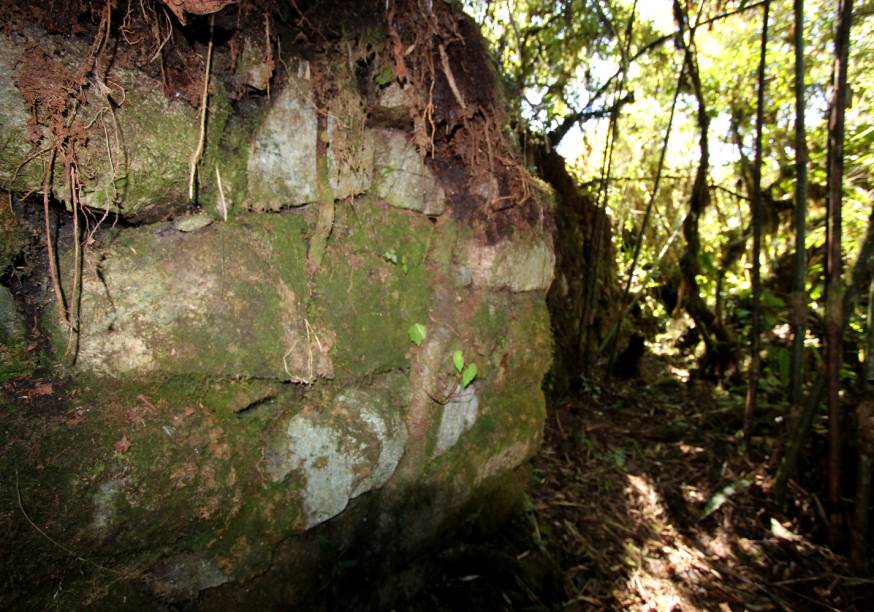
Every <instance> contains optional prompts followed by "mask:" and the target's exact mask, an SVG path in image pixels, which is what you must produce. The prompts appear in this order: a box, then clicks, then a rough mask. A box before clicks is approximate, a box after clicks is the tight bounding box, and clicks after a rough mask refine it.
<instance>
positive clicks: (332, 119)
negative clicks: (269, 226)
mask: <svg viewBox="0 0 874 612" xmlns="http://www.w3.org/2000/svg"><path fill="white" fill-rule="evenodd" d="M360 103H361V101H360V98H359V97H358V96H357V94H351V93H350V92H341V93H340V94H338V95H337V96H336V97H335V98H334V100H332V103H331V105H330V109H329V113H328V119H327V134H328V136H327V143H326V144H327V155H328V174H329V176H328V181H329V184H330V187H331V190H332V192H333V197H334V199H342V198H347V197H351V196H354V195H357V194H360V193H363V192H365V191H367V190H368V189H370V181H371V174H372V172H373V140H372V135H371V134H370V132H369V130H365V129H364V114H363V110H362V109H361V108H360ZM317 120H318V117H317V109H316V106H315V103H314V102H313V96H312V90H311V85H310V82H309V81H308V80H307V79H306V78H305V76H297V77H296V76H294V75H291V76H290V77H289V80H288V84H287V85H286V87H285V89H284V90H282V91H281V92H280V93H279V94H278V95H277V96H276V97H275V98H274V100H273V103H272V105H271V107H270V109H269V111H268V112H267V115H266V117H265V118H264V119H263V121H262V123H261V125H260V127H259V128H258V132H257V134H256V136H255V140H254V143H253V145H252V150H251V153H250V155H249V162H248V168H247V172H248V175H249V192H248V194H247V203H246V205H247V207H248V208H249V209H250V210H258V211H264V210H274V211H275V210H280V209H282V208H285V207H290V206H302V205H304V204H310V203H313V202H316V201H318V198H319V182H318V181H319V179H320V177H319V176H318V172H317V168H316V138H317ZM322 178H324V177H322Z"/></svg>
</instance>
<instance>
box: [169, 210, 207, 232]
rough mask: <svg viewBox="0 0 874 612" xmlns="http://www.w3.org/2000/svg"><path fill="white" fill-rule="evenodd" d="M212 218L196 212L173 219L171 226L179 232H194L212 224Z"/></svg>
mask: <svg viewBox="0 0 874 612" xmlns="http://www.w3.org/2000/svg"><path fill="white" fill-rule="evenodd" d="M212 222H213V218H212V217H210V216H209V215H208V214H206V213H203V212H201V213H197V214H194V215H185V216H184V217H180V218H178V219H174V220H173V227H174V228H176V229H177V230H179V231H180V232H196V231H197V230H202V229H203V228H205V227H207V226H209V225H212Z"/></svg>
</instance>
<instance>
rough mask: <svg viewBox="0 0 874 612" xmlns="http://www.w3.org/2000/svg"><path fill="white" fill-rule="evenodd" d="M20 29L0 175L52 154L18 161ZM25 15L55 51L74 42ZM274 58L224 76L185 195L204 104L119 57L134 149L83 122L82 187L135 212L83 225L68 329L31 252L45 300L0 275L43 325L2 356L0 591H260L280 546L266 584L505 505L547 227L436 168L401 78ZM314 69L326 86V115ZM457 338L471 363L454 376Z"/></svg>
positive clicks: (517, 453) (510, 492) (297, 582)
mask: <svg viewBox="0 0 874 612" xmlns="http://www.w3.org/2000/svg"><path fill="white" fill-rule="evenodd" d="M28 36H31V37H33V36H35V34H33V33H32V32H31V33H30V34H27V33H24V34H22V33H21V32H19V33H16V34H14V35H7V34H0V63H2V65H3V66H5V67H6V68H8V69H9V70H2V71H0V99H2V100H3V101H4V104H3V105H2V109H0V121H2V124H3V125H2V131H3V134H4V138H5V139H6V140H5V145H4V146H3V148H2V150H0V181H2V182H3V185H4V187H5V188H6V189H9V190H12V191H16V192H19V193H20V192H23V191H26V190H28V189H29V188H33V187H36V186H38V183H39V178H40V177H39V176H38V175H39V174H40V173H39V172H36V171H35V168H34V167H32V164H30V163H25V164H24V165H23V166H22V162H23V161H25V158H26V156H27V155H28V152H27V148H26V147H22V146H19V145H20V144H21V143H24V142H26V140H27V135H26V133H25V131H26V124H27V116H28V109H27V107H26V105H25V103H24V100H23V98H22V97H21V94H20V92H19V91H18V89H17V87H16V84H15V80H14V79H11V78H9V74H14V73H15V70H16V69H17V67H20V66H21V64H22V62H23V61H24V59H23V57H22V54H23V53H26V52H27V51H26V49H27V47H28V45H27V44H24V43H23V42H22V40H21V39H20V37H25V38H26V37H28ZM15 37H19V38H15ZM39 37H40V41H41V44H43V45H44V46H47V47H48V48H50V49H51V48H52V45H55V48H56V49H61V48H63V49H65V50H66V51H65V52H64V53H58V55H59V56H64V57H79V56H81V54H82V53H84V52H85V51H84V43H79V44H80V45H81V46H80V47H76V43H74V42H71V41H70V40H69V39H62V38H58V37H50V36H47V35H45V33H40V34H39ZM34 40H35V39H31V40H30V42H33V41H34ZM340 50H341V51H342V54H341V55H340V57H345V55H343V54H345V52H346V51H345V47H340ZM65 54H66V55H65ZM282 65H283V66H284V67H285V70H286V72H285V74H284V76H283V78H281V79H278V80H276V82H275V83H274V84H273V90H272V91H271V95H270V97H269V98H267V97H266V96H264V95H260V96H259V97H258V100H257V103H254V104H252V103H246V104H241V103H240V102H239V100H236V101H234V100H232V96H231V95H230V93H229V92H230V91H232V90H233V88H234V87H235V81H234V80H233V79H240V78H243V77H241V76H240V71H241V70H244V69H245V70H248V72H246V74H251V73H252V67H251V66H250V67H249V68H248V69H246V67H245V66H243V67H242V68H238V69H237V71H236V72H235V73H233V75H232V78H231V77H227V78H224V80H223V79H221V78H217V79H216V80H215V82H214V83H213V87H212V94H211V96H210V102H209V104H210V107H209V108H210V113H209V122H208V129H207V146H206V148H205V155H204V159H203V161H202V162H201V164H200V168H199V196H198V202H199V206H197V207H194V206H192V205H191V204H190V203H189V201H188V197H187V193H186V191H187V180H188V160H189V159H190V156H191V153H192V151H193V149H194V148H195V146H196V141H197V135H198V118H197V112H196V111H195V110H194V109H193V108H192V107H190V106H187V105H186V104H185V103H184V102H183V101H182V100H178V99H169V100H168V99H167V98H166V97H165V96H164V94H163V93H162V88H161V84H160V82H159V81H158V80H157V79H153V78H150V77H148V76H147V75H145V74H144V73H142V72H139V71H134V70H128V69H121V68H118V69H116V72H115V73H113V75H114V78H115V80H116V82H119V83H124V84H125V89H126V98H125V101H124V103H123V104H120V105H118V107H117V108H114V109H113V115H114V121H117V124H118V126H119V133H121V134H123V135H124V141H125V145H124V146H125V149H126V151H127V152H128V153H129V158H128V160H127V166H126V170H125V172H124V173H123V176H122V175H121V173H120V172H119V171H118V166H117V165H115V164H116V162H117V160H115V161H113V160H111V159H110V157H111V156H109V155H107V154H106V147H105V142H103V141H102V139H101V138H96V137H95V138H94V139H92V140H89V143H88V145H87V148H86V149H84V150H83V154H82V157H81V160H80V164H81V165H82V168H83V170H85V169H87V172H88V173H87V176H88V180H87V181H83V186H82V189H83V193H82V202H83V203H84V204H85V205H87V206H88V207H89V208H90V209H91V210H92V211H96V212H95V213H92V214H93V215H94V218H97V216H98V213H99V211H100V210H101V209H105V210H108V211H110V212H111V213H112V214H113V216H115V215H118V216H119V217H121V218H123V219H126V220H127V221H128V222H129V223H124V222H123V223H118V224H116V225H114V226H113V225H112V223H111V221H105V222H104V226H103V228H102V229H101V230H100V231H99V232H97V233H96V234H94V236H93V238H94V241H93V244H88V245H86V246H87V250H86V251H85V253H84V256H83V258H82V266H81V269H82V281H81V295H80V296H78V297H77V298H75V299H77V304H78V322H77V326H76V329H75V331H74V333H71V332H70V331H69V330H68V329H67V328H66V327H65V326H64V325H63V324H60V323H59V322H58V320H57V318H56V314H55V311H54V309H53V306H52V303H51V302H52V300H53V296H52V294H51V289H50V284H49V283H48V282H47V281H46V280H45V276H42V277H40V278H42V280H41V281H39V282H35V283H34V284H33V286H36V287H38V288H39V289H38V291H37V293H38V296H37V301H38V302H39V303H40V305H41V306H42V308H36V309H34V308H33V305H32V304H31V305H30V306H27V308H25V306H26V304H25V301H24V299H23V297H22V296H21V295H17V294H16V285H14V284H12V286H11V291H9V290H7V289H6V288H5V287H0V290H2V292H0V298H2V303H0V308H2V313H0V314H2V315H3V318H2V325H3V327H2V330H0V331H2V335H0V341H2V342H3V343H4V347H5V348H4V354H8V355H13V354H17V353H13V352H12V348H11V347H12V346H13V343H14V344H15V347H18V348H16V349H15V350H21V348H20V347H21V345H22V344H26V339H24V338H23V336H24V335H27V334H26V333H25V332H24V331H23V330H24V329H25V327H26V324H25V322H24V317H23V316H22V312H23V311H24V310H26V309H28V308H29V312H31V313H34V314H37V315H38V321H39V325H38V328H34V329H31V331H30V332H29V333H30V336H31V339H34V338H37V336H38V335H39V334H45V335H46V336H47V337H49V338H50V345H49V346H48V347H45V348H46V349H50V350H44V351H43V355H42V358H41V361H40V367H39V368H35V367H34V364H33V363H31V364H30V366H29V367H25V368H24V369H25V370H29V372H30V375H29V376H25V377H21V372H22V368H18V369H15V368H11V369H8V370H6V369H5V368H4V370H3V371H4V372H5V374H4V376H5V377H6V381H5V382H6V385H5V387H4V391H3V393H2V395H0V408H2V416H0V419H2V420H3V425H4V430H5V431H6V432H7V440H6V442H5V443H4V445H3V454H2V457H0V469H2V477H3V481H4V482H6V483H10V482H15V486H16V488H17V492H18V494H19V495H20V500H21V503H20V505H19V503H18V502H17V501H16V500H17V499H18V496H16V495H3V496H2V497H3V499H2V501H0V527H2V528H3V529H4V530H5V532H6V533H8V534H11V535H10V539H11V542H12V543H13V547H12V548H11V549H10V550H13V552H12V553H11V555H10V556H9V558H8V560H7V563H8V564H9V566H10V567H15V568H16V569H15V572H14V575H11V574H10V575H11V576H12V577H11V578H10V579H9V581H7V588H6V589H4V590H5V591H6V592H5V593H4V594H3V595H2V596H0V603H2V604H4V607H7V606H13V605H25V606H27V605H31V606H35V605H43V604H44V603H45V602H47V601H48V598H49V597H52V596H57V597H60V601H61V602H62V604H63V603H66V604H69V605H71V606H75V605H78V604H79V603H81V601H82V599H81V598H82V597H85V599H86V600H87V601H86V603H88V604H89V605H97V606H100V607H107V608H111V607H113V606H115V605H117V604H118V605H120V604H121V602H122V598H129V599H125V600H124V601H125V602H126V605H131V602H134V603H137V602H139V603H140V604H141V605H150V604H149V603H148V602H152V601H153V599H154V598H160V599H162V600H166V601H180V600H190V599H192V598H196V597H197V596H198V595H200V597H201V600H200V601H201V602H212V603H211V604H207V603H202V605H204V606H207V607H208V606H209V605H219V604H218V603H216V602H219V601H232V600H233V601H237V602H239V601H267V600H269V599H270V597H268V596H267V595H265V593H263V592H259V593H255V592H254V590H257V589H256V587H258V585H263V584H264V580H265V578H264V576H269V575H273V574H275V575H278V576H282V577H283V578H282V580H283V585H284V586H283V587H282V589H280V590H277V591H276V592H275V593H273V595H274V596H275V597H274V600H275V601H281V602H284V603H285V604H289V603H290V602H301V601H304V600H306V598H307V597H310V596H311V595H312V594H313V592H314V591H315V590H317V589H315V587H314V582H313V580H314V576H316V575H317V574H318V573H320V572H324V571H326V568H330V567H331V564H333V563H335V562H336V556H337V555H338V554H339V553H338V551H341V552H342V551H347V550H350V549H352V548H354V549H355V550H357V551H358V554H361V555H364V556H367V557H369V558H372V559H377V560H382V561H380V562H381V563H384V562H385V563H389V564H391V563H401V562H402V559H405V558H409V556H410V555H413V554H415V553H416V552H417V551H418V550H421V549H422V547H425V546H428V545H429V544H430V543H432V542H434V541H435V539H438V538H439V537H440V534H441V533H442V532H443V531H444V530H451V529H452V528H453V526H458V525H460V524H462V523H464V522H465V521H468V520H472V519H475V518H476V517H478V516H479V517H480V518H489V517H490V516H491V517H492V518H496V519H497V518H500V516H501V515H502V512H504V511H505V510H506V508H507V507H508V506H507V504H509V503H512V502H513V500H514V499H515V496H516V495H517V494H518V491H519V489H518V487H515V486H512V485H511V483H512V482H514V481H515V480H516V478H517V473H516V469H517V468H518V467H519V466H520V465H522V464H523V463H524V462H525V460H526V459H527V458H529V457H530V456H531V455H532V454H533V453H534V452H535V451H536V449H537V447H538V444H539V437H540V432H541V426H542V422H543V418H544V399H543V395H542V392H541V390H540V385H541V381H542V378H543V376H544V373H545V372H546V370H547V369H548V368H549V364H550V361H551V348H552V341H551V335H550V329H549V320H548V314H547V310H546V305H545V293H546V291H547V289H548V288H549V286H550V283H551V281H552V276H553V271H552V270H553V264H554V255H553V251H552V242H551V237H550V235H549V233H548V229H547V228H544V227H543V226H541V229H537V228H534V229H530V228H529V229H526V230H525V231H516V232H514V233H510V234H508V235H506V237H504V238H502V239H501V240H499V241H497V242H496V241H495V240H485V239H484V237H483V236H482V235H481V234H480V233H479V232H477V231H476V228H475V227H473V226H472V225H470V224H469V222H467V221H463V220H461V219H462V216H459V215H456V214H453V210H452V207H451V206H450V197H449V195H448V194H447V193H446V190H447V188H446V187H445V185H446V183H445V180H444V179H442V178H441V177H440V176H439V175H438V173H435V171H434V170H433V164H432V163H430V161H429V160H428V159H427V158H426V157H425V156H424V155H423V152H421V151H419V150H418V149H417V148H416V146H414V145H413V144H412V143H413V138H412V135H411V133H410V132H409V131H407V130H405V129H399V121H398V119H397V118H398V117H404V116H407V115H409V112H410V96H411V95H413V94H412V93H411V91H410V89H409V88H404V87H401V85H400V84H398V83H394V84H391V85H390V86H381V88H380V90H379V92H378V93H377V95H375V96H365V95H364V94H362V92H361V91H360V89H359V88H357V87H356V84H355V78H354V75H351V74H349V73H348V72H344V70H342V69H340V70H335V71H333V72H331V71H327V70H325V68H324V66H323V65H314V64H311V63H309V62H308V61H306V60H304V59H302V58H301V57H295V56H293V55H290V56H287V57H284V58H282ZM340 65H341V66H342V65H344V62H340ZM255 73H256V74H257V71H255ZM316 76H318V79H319V86H320V87H322V88H324V87H325V80H326V79H328V80H330V88H331V91H333V92H334V95H333V96H332V97H331V100H330V102H329V104H328V111H327V119H326V120H323V119H320V117H319V114H318V110H317V109H318V105H317V103H316V102H317V100H316V96H315V94H314V87H315V84H314V83H315V80H316ZM100 105H101V101H100V99H99V97H97V96H94V97H92V98H89V102H88V106H87V109H86V110H91V111H93V112H95V113H100V108H101V106H100ZM104 118H106V119H107V120H108V116H106V117H104ZM400 123H401V124H402V123H403V122H400ZM320 156H323V157H320ZM19 166H22V168H23V171H18V172H16V169H17V168H18V167H19ZM51 184H52V185H54V190H55V192H56V193H57V194H58V196H59V198H62V193H61V192H62V189H63V185H62V184H60V183H59V182H58V180H57V179H55V180H53V181H52V183H51ZM534 196H535V197H536V198H538V201H539V202H540V204H539V205H540V206H543V207H546V208H548V206H549V204H548V199H547V198H546V196H545V195H543V194H534ZM453 197H454V198H455V203H456V205H457V204H458V199H459V195H458V194H454V195H453ZM26 205H27V204H23V205H22V206H26ZM325 219H329V221H328V222H327V224H326V222H325ZM65 227H68V225H67V226H65ZM61 233H62V234H63V231H62V232H61ZM70 243H71V240H69V239H64V238H63V236H62V239H61V240H60V241H59V245H60V251H61V252H60V255H59V261H60V267H61V277H62V284H63V286H64V287H65V288H66V290H67V292H68V295H70V292H71V291H72V289H71V288H72V287H73V286H74V284H75V283H74V273H73V270H74V269H75V267H76V266H75V265H74V264H75V260H74V251H73V248H72V247H71V245H70ZM317 250H318V257H316V256H315V253H316V251H317ZM9 261H10V259H7V260H6V261H4V262H0V263H2V265H3V266H4V268H8V266H9ZM35 274H36V275H37V276H39V275H40V274H43V275H44V274H45V271H44V270H43V271H37V272H35ZM31 297H32V296H31ZM31 301H32V300H31ZM7 302H9V303H8V304H7ZM414 324H421V325H422V326H424V329H425V337H424V338H423V339H422V338H416V339H415V340H416V342H414V341H413V338H411V335H410V333H409V330H410V327H411V326H413V325H414ZM40 330H42V331H40ZM7 349H8V350H7ZM456 352H460V353H461V355H462V359H463V361H464V362H465V363H464V365H465V366H467V365H470V364H475V366H476V370H477V374H476V376H475V378H474V379H473V380H472V381H471V382H469V384H466V385H465V384H464V382H463V380H462V373H461V369H460V368H458V367H457V366H458V364H456V363H455V362H456V361H457V360H458V358H457V357H454V355H455V353H456ZM19 362H20V363H25V365H27V363H26V359H25V358H21V359H19ZM40 385H43V386H40ZM44 385H48V387H46V386H44ZM34 390H36V391H34ZM501 500H505V502H506V503H505V502H502V501H501ZM25 511H26V512H27V515H28V518H29V520H32V521H33V523H34V524H35V525H37V526H39V527H40V529H41V530H42V531H43V532H44V533H39V532H37V531H36V530H35V529H34V528H33V527H32V526H31V525H30V523H29V520H28V519H26V518H25V516H24V512H25ZM45 536H48V537H50V538H51V539H52V541H54V543H53V542H52V541H50V540H48V539H47V537H45ZM70 550H72V551H76V553H77V556H81V557H83V558H85V559H87V561H81V560H76V558H75V557H70V555H69V551H70ZM386 559H389V561H385V560H386ZM391 559H394V561H391ZM70 566H73V567H70ZM290 568H291V569H290ZM59 576H61V577H62V579H63V582H64V590H63V592H60V594H58V593H54V595H52V593H53V589H54V585H55V582H56V580H57V579H58V577H59ZM110 584H111V585H112V586H111V587H110V586H108V585H110ZM258 588H260V587H258ZM207 589H211V590H210V591H209V593H208V594H202V592H204V591H205V590H207ZM223 598H227V599H226V600H223Z"/></svg>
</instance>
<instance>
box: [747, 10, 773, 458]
mask: <svg viewBox="0 0 874 612" xmlns="http://www.w3.org/2000/svg"><path fill="white" fill-rule="evenodd" d="M770 10H771V3H770V1H766V2H765V5H764V9H763V16H762V42H761V47H760V51H759V53H760V55H759V71H758V97H757V102H756V145H755V151H756V152H755V161H754V162H753V193H752V200H751V202H750V208H751V209H752V211H751V212H752V224H753V257H752V259H753V270H752V277H753V278H752V281H753V283H752V284H753V287H752V288H753V312H752V325H751V326H750V371H749V374H748V377H749V378H748V383H749V384H748V386H747V397H746V402H745V404H744V424H743V435H744V443H745V445H746V450H747V452H749V450H750V442H751V439H752V435H753V417H754V415H755V412H756V408H757V404H758V401H759V400H758V395H759V369H760V368H761V355H760V345H761V336H762V274H761V252H762V126H763V125H764V122H765V120H764V117H765V59H766V55H767V52H768V15H769V13H770Z"/></svg>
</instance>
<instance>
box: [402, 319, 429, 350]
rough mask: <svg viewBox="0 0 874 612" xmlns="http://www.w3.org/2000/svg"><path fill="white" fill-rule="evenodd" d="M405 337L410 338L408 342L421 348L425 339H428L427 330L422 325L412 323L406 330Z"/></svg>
mask: <svg viewBox="0 0 874 612" xmlns="http://www.w3.org/2000/svg"><path fill="white" fill-rule="evenodd" d="M407 335H409V336H410V342H412V343H413V344H415V345H416V346H422V343H423V342H424V341H425V338H427V337H428V328H427V327H425V326H424V325H423V324H422V323H413V324H412V325H410V327H409V328H408V329H407Z"/></svg>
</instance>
